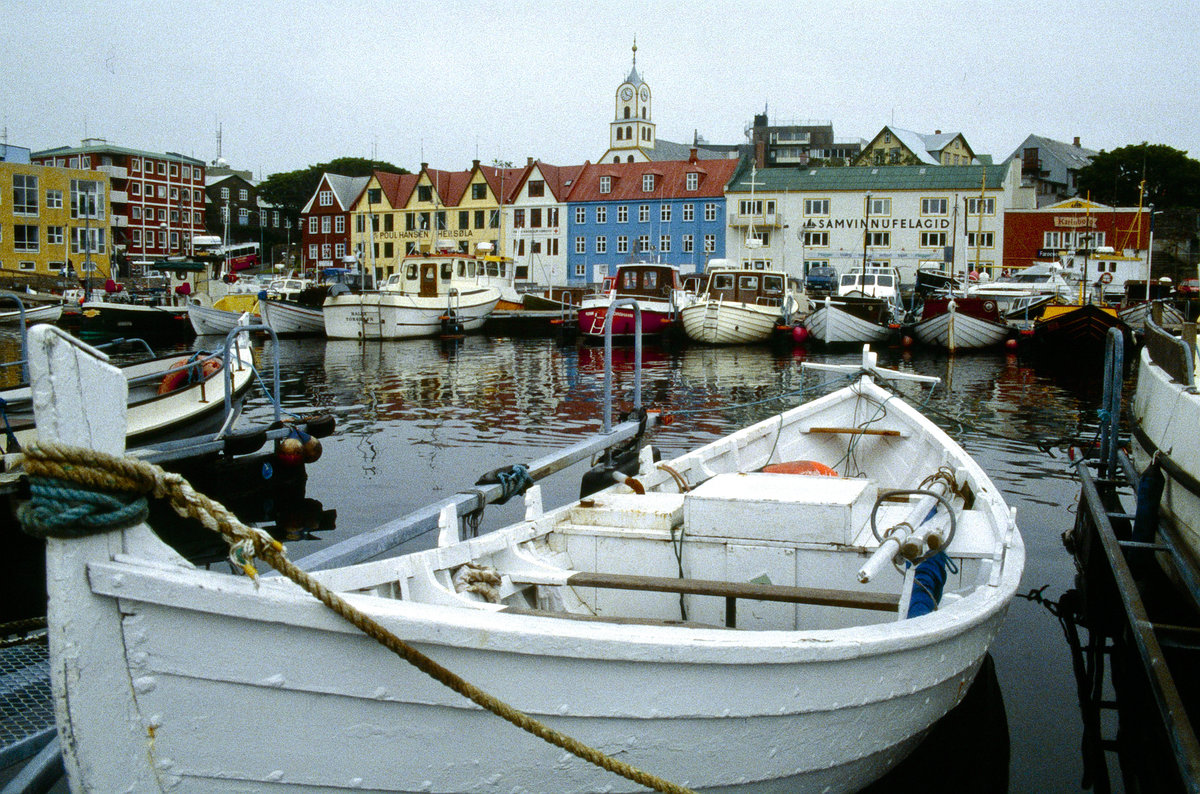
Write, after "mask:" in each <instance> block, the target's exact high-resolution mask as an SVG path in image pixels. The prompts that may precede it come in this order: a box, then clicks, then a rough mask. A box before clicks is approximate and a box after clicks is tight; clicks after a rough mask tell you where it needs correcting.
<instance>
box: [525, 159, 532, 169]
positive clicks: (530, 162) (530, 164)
mask: <svg viewBox="0 0 1200 794" xmlns="http://www.w3.org/2000/svg"><path fill="white" fill-rule="evenodd" d="M532 165H533V158H532V157H526V158H525V167H526V168H529V167H530V166H532Z"/></svg>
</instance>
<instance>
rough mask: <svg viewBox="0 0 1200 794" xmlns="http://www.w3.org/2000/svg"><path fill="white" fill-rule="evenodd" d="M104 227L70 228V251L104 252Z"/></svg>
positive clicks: (77, 252) (79, 252) (78, 252)
mask: <svg viewBox="0 0 1200 794" xmlns="http://www.w3.org/2000/svg"><path fill="white" fill-rule="evenodd" d="M104 232H105V230H104V229H71V253H74V254H83V253H87V254H102V253H104Z"/></svg>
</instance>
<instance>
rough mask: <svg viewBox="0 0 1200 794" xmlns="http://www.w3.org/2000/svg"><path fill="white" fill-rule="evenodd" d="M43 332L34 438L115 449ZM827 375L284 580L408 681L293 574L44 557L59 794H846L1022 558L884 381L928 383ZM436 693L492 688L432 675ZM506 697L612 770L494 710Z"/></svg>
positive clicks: (933, 711)
mask: <svg viewBox="0 0 1200 794" xmlns="http://www.w3.org/2000/svg"><path fill="white" fill-rule="evenodd" d="M54 330H55V329H47V331H45V332H42V333H40V334H39V335H38V336H37V337H36V339H37V341H36V343H35V344H34V346H33V347H34V350H35V352H36V355H35V357H34V360H33V362H32V364H33V369H34V378H35V389H36V390H37V391H38V393H40V394H42V395H44V396H45V397H46V399H45V400H43V401H41V402H39V403H38V404H39V409H40V410H41V411H43V412H45V414H46V415H45V417H44V424H45V427H46V428H47V432H48V438H47V440H51V441H59V442H61V443H63V444H69V445H72V446H75V447H96V448H98V449H100V450H101V451H105V452H108V453H112V454H119V453H120V441H121V439H122V438H123V433H121V432H120V416H119V411H118V410H117V408H119V407H120V406H121V405H123V404H124V400H123V399H121V398H120V394H119V392H120V390H121V389H122V388H123V384H124V379H123V377H122V376H121V375H120V373H119V372H117V371H115V370H112V369H111V368H108V367H107V366H106V365H104V364H101V363H100V362H98V361H96V360H94V359H92V358H91V357H90V356H89V354H88V352H87V351H86V350H84V349H82V348H80V347H79V346H78V345H77V344H75V343H72V342H69V341H66V340H64V339H63V338H62V337H61V336H55V335H54V334H53V332H54ZM31 333H34V334H36V333H38V331H36V330H35V331H33V332H31ZM847 369H849V370H851V371H850V372H849V373H843V374H844V375H847V377H846V379H845V382H846V383H847V384H848V385H846V387H845V388H842V389H840V390H838V391H836V392H834V393H832V394H829V395H827V396H825V397H822V398H819V399H817V400H815V401H813V402H810V403H807V404H805V405H801V406H799V407H797V408H794V409H792V410H789V411H787V412H785V413H783V414H781V415H778V416H776V417H773V418H770V419H768V420H766V421H763V422H760V423H758V424H756V425H753V426H751V427H748V428H746V429H743V430H741V431H738V432H736V433H733V434H731V435H729V436H727V437H725V438H722V439H720V440H718V441H715V442H713V443H711V444H708V445H707V446H704V447H701V448H700V449H697V450H695V451H693V452H690V453H688V454H685V455H683V456H680V457H677V458H675V459H674V460H671V461H668V462H665V463H661V464H656V463H654V462H653V456H652V455H649V454H643V455H642V457H641V466H640V470H639V471H638V472H637V473H636V474H635V476H633V477H632V478H630V479H628V480H625V482H624V484H614V485H613V486H611V487H609V488H607V489H605V490H603V491H600V492H598V493H596V494H594V495H592V496H591V497H589V498H586V499H582V500H580V501H578V502H574V503H572V504H569V505H566V506H564V507H561V508H557V509H553V510H549V511H545V510H543V509H542V505H541V495H540V489H539V486H536V485H533V486H532V487H531V488H529V489H528V490H527V491H526V492H525V519H524V520H523V521H520V522H519V523H517V524H514V525H512V526H510V527H507V528H505V529H501V530H498V531H495V532H492V533H490V534H487V535H483V536H481V537H477V538H471V539H466V540H460V538H459V535H460V526H459V521H458V520H457V519H456V518H455V513H454V512H453V509H445V508H444V509H443V510H442V522H441V527H442V529H441V533H440V536H439V542H438V545H437V547H436V548H433V549H430V550H427V551H421V552H416V553H412V554H408V555H405V556H400V557H394V558H389V559H382V560H375V561H371V562H367V563H362V564H357V565H351V566H347V567H342V568H332V569H329V570H323V571H319V572H317V573H314V574H311V575H307V574H303V573H302V572H297V571H293V572H292V574H291V576H293V577H295V579H296V580H297V581H303V580H304V579H305V577H306V576H311V578H312V579H313V580H316V581H319V583H320V584H321V585H322V586H323V587H324V588H328V591H329V593H330V594H331V596H332V597H331V598H329V599H328V600H326V603H330V604H333V605H336V606H337V608H338V609H339V610H341V609H343V606H344V607H345V609H346V610H347V611H349V612H350V613H351V614H355V615H358V616H361V618H362V619H361V620H358V619H357V618H356V619H355V620H356V625H360V626H372V627H375V628H372V629H371V630H372V631H373V636H375V637H376V638H377V639H379V640H380V642H390V640H388V639H387V637H389V636H390V637H391V638H392V639H393V640H395V641H397V642H400V641H402V642H400V645H398V646H395V647H394V648H393V649H395V648H396V647H399V648H402V649H405V650H404V651H403V653H404V655H405V658H407V659H409V660H410V661H412V662H413V663H414V664H420V665H422V666H423V669H425V670H427V671H429V674H428V675H426V674H425V673H424V672H421V671H419V670H418V669H416V668H415V667H412V666H409V665H408V664H405V663H403V662H401V661H399V660H398V659H397V658H396V657H395V656H393V655H392V653H389V651H388V650H385V649H384V648H383V647H381V646H380V645H379V644H377V643H376V641H374V640H372V639H370V638H368V637H367V636H364V635H363V634H361V633H360V632H359V630H358V629H356V628H354V627H352V626H351V625H350V624H349V623H347V622H345V621H343V620H342V619H341V618H340V617H338V615H335V614H334V612H332V611H330V610H329V609H327V608H326V607H325V606H323V605H322V604H320V603H318V602H317V601H316V600H314V599H313V598H312V597H310V596H309V595H308V594H306V593H305V592H303V591H302V590H301V589H300V588H298V587H297V586H296V585H295V584H293V583H292V582H290V581H287V580H285V579H282V578H273V579H272V578H263V579H260V580H252V579H251V578H250V577H248V576H242V575H233V574H229V573H220V572H218V571H215V570H200V569H197V568H195V567H193V566H192V565H190V564H189V563H187V562H186V561H184V560H183V559H181V558H179V557H178V556H177V555H175V554H174V552H172V551H171V550H170V549H169V548H168V547H167V546H165V545H164V544H162V543H161V542H160V541H159V540H158V538H157V537H156V536H155V535H154V534H153V533H152V532H150V531H149V529H148V528H146V527H145V526H144V525H143V526H135V527H132V528H127V529H117V530H113V531H110V532H108V533H107V534H98V535H92V536H89V537H75V538H69V539H67V538H63V539H60V538H54V537H52V538H50V540H49V541H48V549H47V559H48V563H47V566H48V569H49V571H50V575H49V577H48V578H49V580H50V593H49V598H50V613H49V615H50V617H49V621H50V626H49V636H50V653H51V657H52V659H51V670H52V671H53V673H52V675H53V684H54V694H55V698H56V700H57V714H58V719H59V734H60V738H61V744H62V747H63V748H64V750H65V752H64V755H65V760H66V768H67V771H68V774H69V775H70V778H71V785H72V788H73V789H74V790H88V791H116V790H137V791H160V790H161V791H167V790H179V791H185V790H188V791H197V790H207V791H216V790H232V789H237V790H265V789H268V788H275V787H279V788H288V789H292V790H304V791H323V792H331V791H352V790H353V791H360V790H370V791H389V792H412V791H425V792H466V791H506V792H508V791H529V792H550V791H553V792H601V791H606V792H630V791H643V790H645V786H646V785H648V783H647V779H646V778H644V777H639V776H638V775H637V774H632V773H629V774H627V773H628V770H629V769H632V770H633V771H634V772H635V773H636V772H639V771H640V774H642V775H654V776H656V777H655V778H653V780H654V781H656V782H653V783H650V784H649V785H653V786H654V787H655V788H658V789H659V790H664V791H686V790H689V789H700V790H721V791H737V792H750V791H772V792H782V791H787V792H800V791H812V792H849V791H857V790H859V789H860V788H862V787H863V786H865V785H866V784H868V783H869V782H871V781H872V780H874V779H876V778H878V777H879V776H881V775H882V774H884V773H885V772H886V771H887V770H888V769H889V768H890V767H892V766H893V765H895V764H896V763H898V762H899V761H900V760H901V759H902V758H904V756H905V755H906V754H907V753H908V752H909V751H910V750H911V749H912V748H913V747H914V746H915V745H916V744H917V743H918V742H919V741H920V740H921V738H922V737H923V736H924V735H925V733H926V731H927V730H928V729H929V728H930V727H931V726H932V725H933V724H934V723H935V722H936V721H937V720H938V719H939V718H941V717H942V716H943V715H945V714H946V713H947V712H948V711H949V710H950V709H952V708H953V707H954V706H955V705H956V704H957V703H958V702H959V701H960V700H961V699H962V698H963V696H964V695H965V693H966V692H967V689H968V687H969V686H970V684H971V682H972V680H973V678H974V677H975V674H976V672H977V671H978V670H979V668H980V665H981V663H982V661H983V659H984V656H985V654H986V653H987V651H988V647H989V645H990V644H991V642H992V641H993V640H994V639H995V637H996V634H997V632H998V631H999V630H1000V627H1001V623H1002V621H1003V619H1004V615H1005V612H1006V610H1007V608H1008V605H1009V603H1010V601H1011V599H1012V597H1013V594H1014V592H1015V590H1016V588H1017V586H1018V583H1019V581H1020V577H1021V571H1022V568H1023V565H1024V546H1023V545H1022V541H1021V537H1020V535H1019V533H1018V532H1017V528H1016V525H1015V521H1014V517H1013V513H1012V511H1011V510H1010V509H1009V508H1008V507H1007V506H1006V505H1005V503H1004V500H1003V498H1002V497H1001V495H1000V492H999V491H998V490H997V489H996V487H995V485H993V484H992V482H991V480H989V479H988V477H987V475H986V474H985V473H984V472H983V471H982V470H981V469H980V467H979V466H978V465H977V464H976V463H975V461H973V460H972V459H971V458H970V457H969V456H968V455H967V454H966V453H965V452H964V451H963V450H962V449H961V448H960V447H959V446H958V445H957V444H956V443H955V442H954V441H953V440H951V439H950V438H949V437H948V436H947V435H946V434H945V433H943V432H942V431H941V430H939V429H938V428H937V427H936V426H935V425H933V424H932V423H930V422H929V421H928V420H926V419H925V418H924V417H923V416H922V415H921V414H920V413H919V412H917V411H916V410H915V409H913V408H911V407H910V406H909V405H908V404H906V403H905V402H904V401H903V400H902V399H901V398H900V397H898V396H897V395H896V394H895V393H894V392H892V391H890V390H888V389H886V388H883V387H882V386H880V385H879V384H877V383H876V380H877V379H882V378H888V379H892V378H905V377H906V378H908V379H920V376H912V375H909V376H905V375H902V374H901V373H893V372H889V371H887V370H882V369H879V368H877V367H876V366H875V359H874V356H873V355H872V354H870V353H869V352H868V351H865V350H864V356H863V361H862V365H861V367H860V366H854V367H849V368H847ZM925 380H933V379H925ZM51 381H53V382H54V383H55V388H54V389H53V390H50V388H49V383H50V382H51ZM84 384H87V385H86V386H85V385H84ZM39 423H43V415H42V414H41V413H40V414H39ZM113 425H116V426H115V427H114V426H113ZM644 451H645V452H648V451H649V448H646V449H645V450H644ZM780 464H783V465H782V466H781V465H780ZM252 545H253V547H254V548H256V549H260V551H259V554H260V556H268V558H270V556H269V555H270V554H273V553H276V552H274V551H271V550H270V549H269V548H268V547H267V546H262V545H260V544H259V543H258V541H255V542H254V543H253V544H252ZM241 548H242V552H241V553H242V554H243V555H244V552H245V550H246V547H245V546H243V547H241ZM271 548H273V547H271ZM239 559H241V560H242V561H246V560H245V557H244V556H242V557H239ZM285 567H286V566H285ZM305 586H306V587H308V586H310V585H308V584H306V585H305ZM343 614H344V613H343ZM400 652H401V651H399V650H398V651H397V653H400ZM422 660H424V661H422ZM430 660H432V661H433V662H435V663H436V664H435V665H433V666H425V663H426V662H429V661H430ZM455 675H456V676H461V678H462V679H464V680H465V681H466V682H469V684H471V685H473V686H474V687H478V688H479V690H482V691H483V692H484V693H487V697H480V698H476V697H474V695H471V697H472V700H467V699H466V698H464V697H463V696H461V695H460V694H457V693H456V691H452V690H451V689H450V688H447V686H443V685H442V684H441V683H438V681H443V682H446V683H453V682H455V681H457V680H458V679H457V678H455V677H454V676H455ZM431 676H433V677H431ZM434 678H436V679H437V680H434ZM456 687H457V684H456ZM458 691H464V689H458ZM490 698H495V699H496V700H492V699H490ZM476 704H480V705H483V706H485V708H480V707H479V706H477V705H476ZM510 707H511V708H513V709H517V710H519V712H520V713H521V715H523V718H524V719H528V720H533V721H536V724H538V725H541V726H543V727H545V729H546V730H545V731H544V732H542V733H540V734H539V735H550V734H552V735H553V736H555V737H558V736H559V733H555V732H561V734H566V735H569V736H570V737H573V740H576V741H578V742H581V743H583V744H584V745H586V746H588V747H590V748H592V749H593V750H594V751H595V752H596V753H597V754H602V755H599V758H600V759H607V760H608V761H609V762H613V763H612V764H610V765H606V766H605V768H603V769H602V768H600V766H598V765H593V764H601V763H602V761H601V760H597V759H596V758H593V759H592V760H593V763H588V762H585V761H584V760H582V759H581V758H580V757H576V756H575V755H570V754H568V753H566V752H564V751H563V750H562V749H559V747H556V746H552V745H551V744H548V743H546V742H543V741H541V740H540V739H539V738H534V736H532V735H530V734H529V733H522V732H521V731H519V730H517V729H516V728H514V727H512V726H511V725H509V724H506V723H505V722H504V721H502V720H501V719H498V718H497V717H496V716H494V715H493V714H489V713H488V710H493V711H497V712H502V711H504V710H505V709H508V708H510ZM485 709H486V710H485ZM508 718H510V719H512V720H513V721H514V722H518V720H517V719H515V718H512V717H508ZM526 727H527V730H529V731H530V732H531V733H532V732H534V730H535V729H534V727H528V726H526ZM547 741H549V739H548V740H547ZM559 746H565V745H564V744H560V745H559ZM572 752H576V751H575V750H572ZM581 754H586V753H581ZM616 759H619V762H618V761H617V760H616ZM606 770H615V771H619V773H620V774H621V775H622V776H623V777H618V776H617V775H615V774H613V772H612V771H606ZM634 779H637V780H639V781H640V782H633V780H634ZM663 781H670V782H671V784H670V785H668V784H665V783H664V782H663ZM685 787H686V788H685Z"/></svg>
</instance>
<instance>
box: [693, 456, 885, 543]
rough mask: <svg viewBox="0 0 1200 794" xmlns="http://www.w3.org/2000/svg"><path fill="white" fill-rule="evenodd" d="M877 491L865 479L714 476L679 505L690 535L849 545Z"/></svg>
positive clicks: (760, 474) (868, 514)
mask: <svg viewBox="0 0 1200 794" xmlns="http://www.w3.org/2000/svg"><path fill="white" fill-rule="evenodd" d="M875 494H876V488H875V486H874V485H873V484H872V483H871V482H870V481H869V480H865V479H845V478H841V477H817V476H807V475H800V474H773V473H765V472H750V473H747V474H718V475H717V476H716V477H713V478H712V479H710V480H708V481H707V482H705V483H704V484H702V485H700V486H698V487H697V488H696V489H695V490H693V491H690V492H689V493H688V494H687V496H686V498H685V499H684V503H683V516H684V521H685V525H686V526H687V532H688V534H689V535H692V536H693V537H695V536H704V537H716V538H734V539H746V540H777V541H784V542H801V543H845V544H849V543H850V542H851V541H852V540H853V539H854V537H855V535H857V534H858V531H859V530H860V529H861V528H862V527H864V526H866V524H867V522H868V521H870V517H871V508H872V507H874V505H875Z"/></svg>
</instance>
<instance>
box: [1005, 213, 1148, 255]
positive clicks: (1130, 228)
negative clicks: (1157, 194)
mask: <svg viewBox="0 0 1200 794" xmlns="http://www.w3.org/2000/svg"><path fill="white" fill-rule="evenodd" d="M1149 247H1150V213H1149V211H1148V210H1145V209H1142V208H1139V207H1109V206H1107V205H1104V204H1098V203H1096V202H1094V201H1087V200H1085V199H1082V198H1078V197H1076V198H1071V199H1068V200H1066V201H1061V202H1059V203H1057V204H1051V205H1050V206H1047V207H1042V208H1041V209H1033V210H1019V209H1009V210H1005V211H1004V267H1005V268H1006V269H1009V270H1012V269H1013V268H1022V267H1027V266H1029V265H1031V264H1033V263H1034V262H1035V261H1049V260H1058V259H1061V258H1063V257H1073V256H1077V255H1078V256H1082V255H1083V254H1084V252H1087V253H1088V254H1089V255H1090V254H1092V253H1093V252H1095V251H1096V250H1097V249H1112V251H1113V252H1115V253H1116V254H1124V255H1126V256H1129V257H1143V256H1144V254H1145V252H1146V250H1147V249H1148V248H1149Z"/></svg>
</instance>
